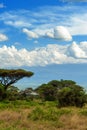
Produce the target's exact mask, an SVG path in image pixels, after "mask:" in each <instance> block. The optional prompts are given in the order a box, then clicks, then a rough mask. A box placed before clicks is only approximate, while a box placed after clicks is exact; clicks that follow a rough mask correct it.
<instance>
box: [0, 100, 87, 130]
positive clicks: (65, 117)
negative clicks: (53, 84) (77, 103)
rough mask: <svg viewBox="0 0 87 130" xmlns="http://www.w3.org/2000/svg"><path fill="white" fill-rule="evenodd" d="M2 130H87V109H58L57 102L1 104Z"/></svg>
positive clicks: (0, 126)
mask: <svg viewBox="0 0 87 130" xmlns="http://www.w3.org/2000/svg"><path fill="white" fill-rule="evenodd" d="M0 130H87V107H86V106H85V107H84V108H75V107H67V108H58V107H57V103H56V102H41V101H40V100H39V101H38V100H35V101H12V102H9V101H4V102H0Z"/></svg>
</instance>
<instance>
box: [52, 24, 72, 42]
mask: <svg viewBox="0 0 87 130" xmlns="http://www.w3.org/2000/svg"><path fill="white" fill-rule="evenodd" d="M54 38H55V39H59V40H63V41H71V40H72V36H71V35H70V33H69V31H68V30H67V29H66V28H65V27H63V26H57V27H55V28H54Z"/></svg>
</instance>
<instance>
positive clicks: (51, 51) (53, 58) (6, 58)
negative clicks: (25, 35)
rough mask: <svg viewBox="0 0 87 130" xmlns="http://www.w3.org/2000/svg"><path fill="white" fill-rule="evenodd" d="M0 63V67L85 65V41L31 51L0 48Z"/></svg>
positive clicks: (86, 44) (86, 59)
mask: <svg viewBox="0 0 87 130" xmlns="http://www.w3.org/2000/svg"><path fill="white" fill-rule="evenodd" d="M0 62H1V63H3V64H0V67H15V66H17V67H20V66H46V65H48V64H69V63H87V41H85V42H81V43H80V44H77V43H75V42H73V43H72V44H68V45H57V44H54V45H53V44H49V45H47V46H46V47H41V48H37V49H34V50H32V51H28V50H26V49H20V50H18V49H16V48H15V47H14V46H12V47H7V46H3V47H2V48H0Z"/></svg>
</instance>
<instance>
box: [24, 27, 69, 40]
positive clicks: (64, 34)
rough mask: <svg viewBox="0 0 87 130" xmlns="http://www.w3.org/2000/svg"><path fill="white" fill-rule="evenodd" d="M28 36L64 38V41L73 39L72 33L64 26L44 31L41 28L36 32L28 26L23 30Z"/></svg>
mask: <svg viewBox="0 0 87 130" xmlns="http://www.w3.org/2000/svg"><path fill="white" fill-rule="evenodd" d="M22 31H23V32H24V33H25V34H26V35H27V36H28V38H29V39H30V38H31V39H32V38H39V37H45V38H46V37H48V38H53V39H57V40H62V41H71V40H72V36H71V35H70V33H69V31H68V30H67V29H66V28H65V27H63V26H56V27H55V28H53V29H49V31H48V30H45V31H44V32H42V33H41V31H39V30H35V32H33V31H30V30H28V29H27V28H24V29H23V30H22Z"/></svg>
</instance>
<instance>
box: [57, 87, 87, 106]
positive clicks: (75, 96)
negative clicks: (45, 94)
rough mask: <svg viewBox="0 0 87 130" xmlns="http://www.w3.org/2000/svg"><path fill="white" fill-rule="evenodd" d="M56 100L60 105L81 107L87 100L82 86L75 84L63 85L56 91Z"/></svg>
mask: <svg viewBox="0 0 87 130" xmlns="http://www.w3.org/2000/svg"><path fill="white" fill-rule="evenodd" d="M58 101H59V106H60V107H63V106H64V107H65V106H76V107H83V106H84V104H85V103H86V102H87V99H86V93H85V91H84V90H83V88H82V87H80V86H77V85H74V86H71V87H65V88H62V89H61V90H60V91H59V92H58Z"/></svg>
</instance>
